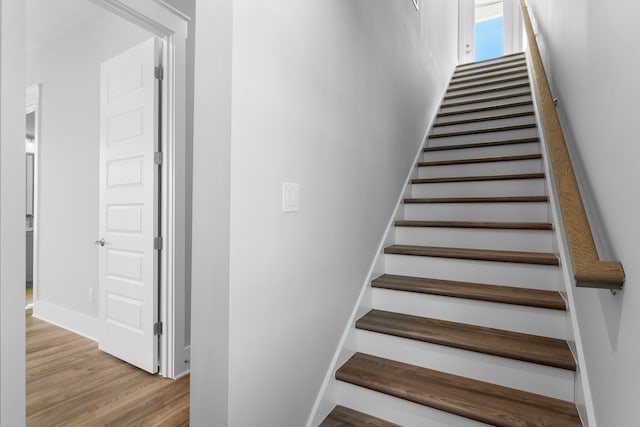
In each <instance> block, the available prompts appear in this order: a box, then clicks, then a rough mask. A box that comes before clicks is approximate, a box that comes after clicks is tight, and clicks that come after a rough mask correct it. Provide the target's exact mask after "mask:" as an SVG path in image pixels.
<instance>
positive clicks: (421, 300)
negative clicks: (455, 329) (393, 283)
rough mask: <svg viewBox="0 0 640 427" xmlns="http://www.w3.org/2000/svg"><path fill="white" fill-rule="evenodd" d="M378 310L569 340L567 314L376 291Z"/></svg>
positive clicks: (376, 289)
mask: <svg viewBox="0 0 640 427" xmlns="http://www.w3.org/2000/svg"><path fill="white" fill-rule="evenodd" d="M373 291H374V292H373V298H374V307H375V308H376V309H378V310H384V311H392V312H395V313H403V314H410V315H413V316H420V317H430V318H434V319H440V320H449V321H451V322H459V323H467V324H470V325H478V326H486V327H488V328H496V329H504V330H508V331H514V332H522V333H524V334H532V335H542V336H546V337H551V338H559V339H566V319H567V316H566V312H564V311H560V310H550V309H544V308H535V307H526V306H519V305H513V304H500V303H495V302H488V301H477V300H471V299H466V298H452V297H446V296H441V295H429V294H421V293H416V292H403V291H396V290H390V289H379V288H373Z"/></svg>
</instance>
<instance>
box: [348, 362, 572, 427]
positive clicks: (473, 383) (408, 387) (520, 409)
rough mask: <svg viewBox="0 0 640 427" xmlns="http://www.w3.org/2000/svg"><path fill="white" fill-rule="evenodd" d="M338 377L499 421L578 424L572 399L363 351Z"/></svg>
mask: <svg viewBox="0 0 640 427" xmlns="http://www.w3.org/2000/svg"><path fill="white" fill-rule="evenodd" d="M336 379H338V380H340V381H345V382H348V383H351V384H355V385H358V386H361V387H366V388H369V389H371V390H375V391H378V392H381V393H386V394H389V395H391V396H395V397H398V398H400V399H405V400H408V401H411V402H415V403H418V404H422V405H426V406H430V407H433V408H436V409H440V410H442V411H446V412H450V413H453V414H456V415H460V416H463V417H467V418H471V419H474V420H477V421H481V422H484V423H488V424H491V425H495V426H499V427H513V426H535V427H549V426H554V427H577V426H581V425H582V424H581V422H580V417H579V415H578V411H577V409H576V407H575V405H574V404H573V403H571V402H566V401H563V400H559V399H554V398H550V397H546V396H541V395H537V394H534V393H528V392H524V391H521V390H516V389H513V388H509V387H503V386H499V385H495V384H490V383H486V382H483V381H477V380H473V379H469V378H465V377H460V376H457V375H451V374H447V373H444V372H439V371H434V370H432V369H426V368H421V367H417V366H413V365H409V364H407V363H401V362H397V361H393V360H389V359H383V358H381V357H376V356H371V355H368V354H363V353H356V354H354V355H353V356H352V357H351V358H350V359H349V360H348V361H347V362H346V363H345V364H344V365H342V366H341V367H340V368H339V369H338V371H337V372H336Z"/></svg>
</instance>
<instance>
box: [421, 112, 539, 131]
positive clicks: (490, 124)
mask: <svg viewBox="0 0 640 427" xmlns="http://www.w3.org/2000/svg"><path fill="white" fill-rule="evenodd" d="M535 122H536V119H535V117H534V116H523V117H513V118H506V119H494V120H487V121H483V122H472V123H460V124H457V125H447V126H436V127H434V128H433V131H432V134H433V135H440V134H443V133H447V132H466V131H475V130H481V129H495V128H496V127H501V126H519V125H528V124H535Z"/></svg>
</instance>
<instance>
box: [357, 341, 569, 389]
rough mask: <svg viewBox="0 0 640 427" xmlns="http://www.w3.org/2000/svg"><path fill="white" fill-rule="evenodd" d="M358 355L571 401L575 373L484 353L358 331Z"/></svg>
mask: <svg viewBox="0 0 640 427" xmlns="http://www.w3.org/2000/svg"><path fill="white" fill-rule="evenodd" d="M358 348H359V349H360V352H362V353H367V354H371V355H373V356H379V357H384V358H387V359H392V360H396V361H398V362H404V363H409V364H411V365H416V366H421V367H424V368H428V369H434V370H437V371H443V372H446V373H449V374H454V375H460V376H464V377H467V378H472V379H476V380H479V381H485V382H488V383H492V384H498V385H502V386H505V387H512V388H516V389H519V390H524V391H528V392H531V393H536V394H541V395H544V396H550V397H554V398H557V399H563V400H572V399H573V380H574V376H575V373H574V372H573V371H568V370H566V369H559V368H554V367H550V366H543V365H538V364H535V363H527V362H522V361H519V360H513V359H508V358H504V357H498V356H491V355H488V354H484V353H477V352H473V351H467V350H461V349H456V348H452V347H447V346H442V345H438V344H431V343H424V342H420V341H415V340H410V339H406V338H399V337H394V336H391V335H385V334H379V333H376V332H369V331H358Z"/></svg>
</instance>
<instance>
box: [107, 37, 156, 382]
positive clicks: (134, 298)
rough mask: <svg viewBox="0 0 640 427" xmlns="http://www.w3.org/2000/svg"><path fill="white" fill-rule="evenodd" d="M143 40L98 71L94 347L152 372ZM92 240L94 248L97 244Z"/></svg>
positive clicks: (152, 174) (151, 75) (150, 105)
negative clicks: (96, 340)
mask: <svg viewBox="0 0 640 427" xmlns="http://www.w3.org/2000/svg"><path fill="white" fill-rule="evenodd" d="M161 43H162V42H161V41H160V40H159V39H157V38H151V39H149V40H147V41H145V42H143V43H141V44H139V45H138V46H135V47H133V48H132V49H129V50H127V51H126V52H124V53H122V54H120V55H118V56H116V57H114V58H112V59H110V60H108V61H105V62H104V63H103V64H102V66H101V70H100V189H99V228H100V230H99V237H98V239H103V240H99V241H98V242H96V243H98V246H99V248H98V251H99V322H100V337H99V347H100V349H101V350H103V351H105V352H107V353H110V354H112V355H114V356H116V357H118V358H120V359H122V360H124V361H126V362H128V363H131V364H132V365H135V366H137V367H139V368H141V369H144V370H146V371H148V372H152V373H155V372H157V371H158V337H157V335H155V331H154V324H155V323H156V322H158V280H159V277H158V271H159V269H158V262H159V257H158V251H157V250H156V249H155V247H154V238H155V237H157V236H158V229H159V218H158V194H159V193H158V191H159V188H158V185H159V179H158V178H159V168H158V166H157V165H156V164H155V162H154V153H155V152H156V151H158V149H159V136H160V129H159V85H158V80H156V78H155V67H156V65H158V63H159V59H160V53H161V47H162V46H161ZM100 243H101V244H102V246H100Z"/></svg>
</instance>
